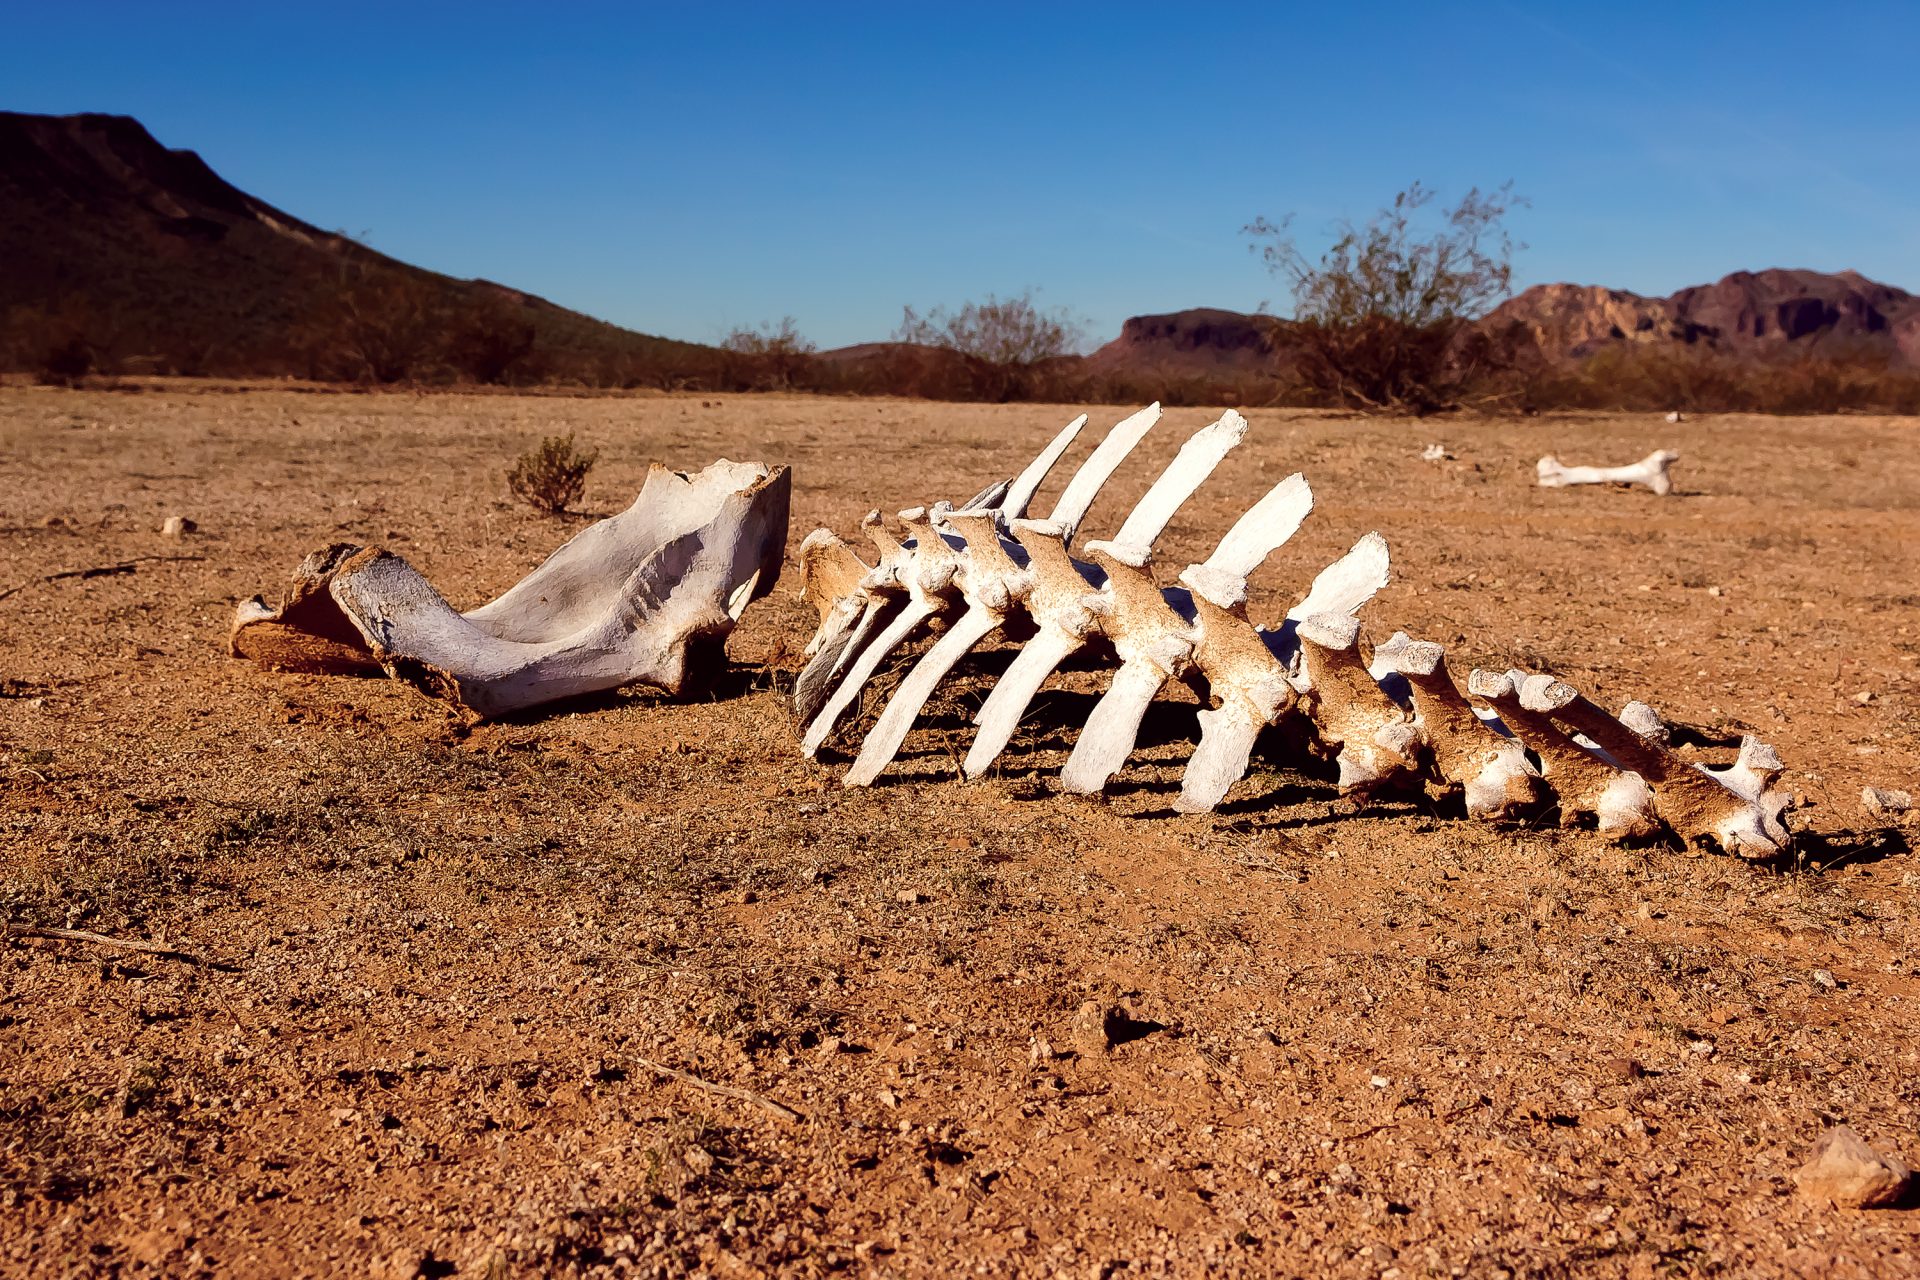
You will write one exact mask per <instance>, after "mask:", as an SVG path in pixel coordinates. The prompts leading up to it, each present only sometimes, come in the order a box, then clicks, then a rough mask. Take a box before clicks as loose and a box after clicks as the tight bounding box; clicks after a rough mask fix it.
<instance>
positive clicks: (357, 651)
mask: <svg viewBox="0 0 1920 1280" xmlns="http://www.w3.org/2000/svg"><path fill="white" fill-rule="evenodd" d="M789 491H790V480H789V476H788V472H787V470H786V468H784V467H774V468H768V467H765V466H762V465H760V464H759V463H735V462H728V461H726V460H724V459H723V460H721V461H719V462H716V463H714V464H713V465H712V466H710V467H707V468H706V469H705V470H703V471H699V472H696V473H694V474H692V475H683V474H680V473H678V472H674V471H669V470H667V469H666V468H665V467H661V466H655V467H654V468H653V469H652V470H651V471H650V472H649V473H648V475H647V479H646V483H645V485H644V486H643V487H642V488H641V490H640V495H639V497H637V498H635V499H634V502H633V505H632V506H630V507H628V508H627V510H625V511H623V512H621V513H620V514H619V515H617V516H612V517H610V518H608V519H606V520H601V521H599V522H597V523H595V524H592V525H589V526H588V527H587V528H585V529H583V530H581V531H580V532H579V533H578V534H576V535H575V536H574V537H573V538H571V539H570V540H569V541H568V542H567V543H566V544H565V545H563V546H562V547H560V549H559V550H557V551H555V552H554V553H553V554H552V555H551V556H549V557H548V558H547V559H546V561H545V562H544V563H542V564H541V565H540V567H539V568H537V569H535V570H534V571H533V572H532V573H530V574H528V575H527V576H526V577H525V578H524V579H522V580H521V581H520V582H519V583H517V584H516V585H515V586H513V587H512V588H510V589H509V590H508V591H507V592H506V593H505V594H503V595H501V596H500V597H499V598H498V599H496V600H494V601H492V602H491V603H489V604H485V605H482V606H481V607H479V608H477V609H474V610H472V611H470V612H468V613H465V614H462V613H458V612H455V610H454V609H453V608H452V607H451V606H450V605H448V604H447V602H446V601H445V600H444V599H443V598H442V597H441V595H440V593H439V592H438V591H436V590H434V588H433V587H432V586H431V585H430V584H429V583H428V582H427V580H426V579H425V578H423V577H421V576H420V574H419V572H418V571H416V570H415V569H414V568H413V567H412V566H411V565H409V564H408V563H407V562H406V561H405V560H403V559H401V558H400V557H398V556H395V555H392V554H390V553H388V552H386V551H383V550H378V549H366V550H363V549H361V548H357V547H351V546H345V545H342V546H336V547H331V548H328V549H327V550H326V551H324V552H320V553H316V555H313V556H309V557H308V558H307V559H306V561H304V562H303V563H302V564H301V566H300V568H299V569H298V570H297V571H296V572H295V575H294V582H293V584H292V586H291V587H289V589H288V591H287V593H286V596H285V598H284V600H283V602H282V605H281V606H280V607H279V608H277V609H271V608H268V607H267V605H266V604H265V602H264V601H262V600H260V599H259V598H258V597H255V598H254V599H253V600H250V601H248V602H246V603H244V604H242V605H241V606H240V608H239V610H238V612H237V614H236V616H235V618H234V625H233V632H232V636H231V640H230V644H231V649H232V652H233V654H234V655H235V656H236V657H245V658H251V659H253V660H255V661H257V662H259V663H261V664H262V665H265V666H285V667H294V668H297V669H306V670H315V669H319V670H326V669H339V667H340V666H344V665H350V664H349V663H346V662H344V661H342V662H336V663H332V664H329V663H327V662H320V663H316V662H314V661H313V660H312V657H313V654H314V653H315V652H316V649H315V641H316V640H317V641H319V642H321V645H322V647H321V649H320V650H319V652H321V653H323V654H325V655H327V656H328V657H330V658H333V659H351V658H355V657H358V658H359V659H360V660H361V661H362V662H364V663H377V664H379V665H380V666H382V667H384V668H386V670H387V671H388V672H389V673H390V674H392V675H395V676H399V677H402V678H405V679H408V680H411V681H412V682H413V683H414V684H416V685H418V686H419V687H421V688H422V689H424V690H426V691H427V692H429V693H432V694H434V695H436V696H439V697H443V698H446V699H448V700H450V701H452V702H454V703H456V704H458V705H459V706H461V707H463V708H465V709H466V710H467V711H469V712H470V713H472V714H474V715H476V716H479V717H482V718H487V717H493V716H500V715H505V714H508V713H510V712H514V711H519V710H523V709H525V708H528V707H533V706H538V705H540V704H542V703H547V702H552V701H555V700H557V699H561V698H568V697H574V696H577V695H580V694H585V693H594V692H599V691H602V690H607V689H615V688H621V687H623V686H626V685H632V684H649V685H653V686H655V687H657V688H659V689H662V690H664V691H665V692H667V693H669V694H671V695H673V696H676V697H685V696H689V695H690V694H693V693H695V692H697V691H699V690H700V689H703V688H704V687H705V681H706V680H707V679H708V678H709V677H710V675H711V674H712V668H713V666H714V663H713V661H712V660H713V659H714V658H715V657H716V656H717V654H718V652H719V649H720V647H721V646H722V645H723V644H724V643H725V640H726V637H727V635H728V634H729V633H731V632H732V630H733V627H734V624H735V623H737V622H738V621H739V619H740V615H741V613H742V612H744V611H745V609H746V607H747V605H748V603H749V602H751V601H752V600H755V599H757V598H759V597H760V596H763V595H765V594H766V593H767V592H768V591H770V590H771V589H772V588H773V585H774V583H775V582H777V581H778V580H779V576H780V566H781V561H782V558H783V556H784V554H785V547H786V535H787V507H788V500H789ZM822 581H823V584H824V581H825V580H824V579H823V580H822ZM822 589H823V590H824V589H826V588H825V586H824V585H823V587H822Z"/></svg>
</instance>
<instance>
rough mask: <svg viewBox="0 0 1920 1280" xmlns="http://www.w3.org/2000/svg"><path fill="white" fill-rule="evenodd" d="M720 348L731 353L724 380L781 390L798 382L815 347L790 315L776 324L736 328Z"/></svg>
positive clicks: (743, 386) (758, 388)
mask: <svg viewBox="0 0 1920 1280" xmlns="http://www.w3.org/2000/svg"><path fill="white" fill-rule="evenodd" d="M720 349H721V350H722V351H724V352H726V353H727V355H728V356H729V357H730V359H729V360H728V361H727V366H726V373H725V377H726V380H727V381H728V382H729V383H732V384H734V385H736V386H738V387H740V388H741V389H743V390H750V391H784V390H786V389H788V388H790V387H793V386H795V385H797V384H798V383H799V382H800V381H802V379H803V375H804V374H805V373H806V371H807V368H808V366H809V365H810V363H811V361H812V356H813V353H814V351H815V350H816V348H815V346H814V344H813V343H812V342H810V341H808V340H807V338H806V337H805V336H804V335H802V334H801V332H800V326H799V324H798V323H797V322H796V321H795V320H794V318H793V317H792V316H785V317H782V319H781V321H780V323H779V324H777V325H771V324H763V325H761V326H760V327H759V328H757V329H748V328H738V329H735V330H734V331H733V332H732V333H729V334H728V335H727V336H726V337H725V338H724V339H723V340H722V341H721V343H720Z"/></svg>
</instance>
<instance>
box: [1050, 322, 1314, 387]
mask: <svg viewBox="0 0 1920 1280" xmlns="http://www.w3.org/2000/svg"><path fill="white" fill-rule="evenodd" d="M1286 328H1287V322H1286V321H1284V320H1280V319H1277V318H1275V317H1273V316H1269V315H1245V314H1242V313H1241V312H1238V311H1222V310H1219V309H1218V308H1214V307H1196V308H1193V309H1192V310H1188V311H1175V312H1171V313H1169V314H1166V315H1157V316H1134V317H1133V318H1132V319H1130V320H1128V321H1127V322H1126V323H1125V324H1123V325H1121V326H1120V336H1119V337H1117V338H1115V339H1114V340H1113V341H1112V342H1109V343H1107V344H1106V345H1105V346H1104V347H1101V348H1100V349H1099V350H1098V351H1095V352H1094V353H1093V354H1092V355H1090V356H1088V357H1087V361H1086V362H1087V366H1088V367H1089V368H1090V369H1092V370H1094V371H1097V372H1100V373H1106V374H1116V373H1124V374H1130V375H1138V376H1141V377H1148V376H1153V375H1156V374H1158V375H1169V376H1174V377H1217V376H1222V375H1225V376H1228V377H1235V376H1242V375H1248V374H1257V373H1261V372H1264V371H1267V370H1271V369H1272V368H1273V367H1274V364H1275V362H1276V360H1277V359H1278V358H1279V357H1280V355H1281V354H1282V352H1283V351H1284V350H1285V347H1286Z"/></svg>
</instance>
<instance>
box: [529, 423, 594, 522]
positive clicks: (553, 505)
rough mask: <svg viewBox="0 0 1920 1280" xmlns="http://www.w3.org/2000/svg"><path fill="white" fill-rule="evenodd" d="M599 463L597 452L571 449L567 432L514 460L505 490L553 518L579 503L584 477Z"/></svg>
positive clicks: (571, 443) (585, 486) (571, 439)
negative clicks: (510, 491) (582, 451)
mask: <svg viewBox="0 0 1920 1280" xmlns="http://www.w3.org/2000/svg"><path fill="white" fill-rule="evenodd" d="M599 460H600V454H599V452H598V451H597V450H596V451H594V452H592V453H581V452H579V451H578V450H576V449H575V448H574V447H573V433H572V432H571V431H569V432H568V433H567V434H566V435H564V436H548V437H547V438H546V439H544V440H542V441H541V442H540V444H539V446H538V447H536V448H533V449H529V450H528V451H527V452H525V453H523V454H521V455H520V456H519V457H518V458H516V459H515V460H514V463H513V470H511V471H509V472H507V488H508V489H510V490H512V491H513V496H514V497H516V498H518V499H520V501H522V502H524V503H526V504H527V505H528V506H530V507H533V508H534V509H536V510H538V511H544V512H546V513H547V514H548V515H551V516H557V515H560V514H561V513H563V512H565V511H566V509H567V508H568V507H570V506H572V505H573V504H574V503H576V502H578V501H579V500H580V495H581V494H582V493H584V492H586V488H587V473H588V472H590V471H592V470H593V464H594V463H595V462H598V461H599Z"/></svg>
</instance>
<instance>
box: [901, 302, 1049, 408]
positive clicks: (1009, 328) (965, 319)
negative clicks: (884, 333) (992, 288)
mask: <svg viewBox="0 0 1920 1280" xmlns="http://www.w3.org/2000/svg"><path fill="white" fill-rule="evenodd" d="M893 340H894V341H895V342H900V343H907V344H910V345H913V346H920V347H937V348H942V349H945V350H947V351H957V352H959V353H960V354H961V355H964V356H969V357H971V358H973V359H974V360H978V361H980V362H981V364H982V365H984V366H985V367H984V369H982V370H981V385H980V387H979V391H980V395H979V396H978V397H977V398H979V399H985V400H1014V399H1022V398H1032V397H1033V394H1034V387H1035V384H1036V383H1037V382H1039V381H1042V380H1043V379H1041V378H1038V377H1036V369H1037V367H1038V366H1040V365H1041V364H1042V363H1043V362H1045V361H1048V360H1053V359H1056V358H1058V357H1061V356H1067V355H1072V354H1073V353H1074V351H1075V350H1076V349H1077V348H1078V347H1079V346H1080V344H1081V343H1082V342H1083V341H1084V340H1085V334H1084V332H1083V331H1082V330H1081V328H1080V326H1079V324H1078V323H1076V322H1075V321H1074V320H1073V319H1072V317H1071V316H1070V315H1069V314H1068V313H1067V311H1066V310H1065V309H1064V308H1058V307H1056V308H1053V309H1050V310H1049V309H1042V308H1041V307H1040V306H1039V304H1038V303H1036V302H1035V301H1034V299H1033V291H1032V290H1031V289H1029V290H1027V291H1026V292H1024V293H1022V294H1021V295H1020V296H1019V297H1017V298H1006V299H1001V298H997V297H995V296H994V295H992V294H988V295H987V299H986V301H984V302H969V303H966V304H964V305H963V306H961V307H960V309H959V310H957V311H948V310H947V309H946V308H945V307H935V308H934V309H933V310H931V311H929V312H927V313H926V314H925V315H921V314H920V313H919V312H917V311H915V310H914V309H913V308H912V307H905V308H902V312H901V317H900V327H899V328H898V329H896V330H894V334H893ZM968 398H976V397H968Z"/></svg>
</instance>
